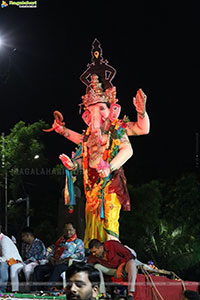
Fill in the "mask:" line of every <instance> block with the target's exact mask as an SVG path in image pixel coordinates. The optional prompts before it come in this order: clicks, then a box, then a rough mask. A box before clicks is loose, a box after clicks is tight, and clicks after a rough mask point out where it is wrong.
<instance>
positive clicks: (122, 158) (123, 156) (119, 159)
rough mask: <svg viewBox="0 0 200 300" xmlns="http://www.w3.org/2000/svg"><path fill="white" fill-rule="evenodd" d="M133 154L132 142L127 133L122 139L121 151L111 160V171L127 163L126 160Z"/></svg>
mask: <svg viewBox="0 0 200 300" xmlns="http://www.w3.org/2000/svg"><path fill="white" fill-rule="evenodd" d="M132 155H133V149H132V146H131V143H130V142H129V139H128V137H127V135H126V134H124V136H123V137H122V139H121V144H120V146H119V152H118V153H117V155H116V156H115V157H114V158H113V159H112V160H111V162H110V171H111V172H112V171H115V170H117V169H119V168H120V167H121V166H123V165H124V164H125V162H126V161H127V160H128V159H129V158H130V157H131V156H132Z"/></svg>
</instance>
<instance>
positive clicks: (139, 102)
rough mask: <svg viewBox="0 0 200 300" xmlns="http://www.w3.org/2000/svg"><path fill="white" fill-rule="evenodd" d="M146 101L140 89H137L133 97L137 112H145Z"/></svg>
mask: <svg viewBox="0 0 200 300" xmlns="http://www.w3.org/2000/svg"><path fill="white" fill-rule="evenodd" d="M146 101H147V96H146V95H145V93H144V92H143V90H142V89H139V90H138V91H137V94H136V97H134V98H133V104H134V105H135V108H136V110H137V112H138V113H139V114H144V113H145V112H146Z"/></svg>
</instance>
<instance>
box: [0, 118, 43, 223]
mask: <svg viewBox="0 0 200 300" xmlns="http://www.w3.org/2000/svg"><path fill="white" fill-rule="evenodd" d="M47 127H48V124H46V123H45V122H44V121H38V122H35V123H33V124H28V125H25V123H24V122H23V121H20V122H18V123H17V124H16V125H15V126H14V128H13V129H11V131H10V134H8V135H7V136H5V137H3V136H1V139H0V151H1V157H2V164H1V169H0V182H1V186H2V187H3V185H4V184H3V181H4V178H5V176H7V177H8V187H9V188H8V199H14V200H16V199H17V198H19V197H25V196H27V194H28V192H27V189H26V183H27V181H28V179H30V177H31V175H32V174H31V172H32V170H33V169H36V168H37V167H40V166H43V165H44V164H45V163H46V159H45V157H44V147H45V146H44V142H43V140H42V135H43V132H42V129H43V128H47ZM36 158H37V159H36ZM30 181H31V180H30ZM31 184H34V183H33V182H31ZM18 210H20V208H19V207H18V208H15V209H13V208H12V207H10V208H9V211H8V212H10V215H9V219H10V221H13V223H14V224H15V225H16V222H17V218H16V216H19V218H20V211H19V212H18Z"/></svg>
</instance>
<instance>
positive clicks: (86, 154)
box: [52, 39, 150, 248]
mask: <svg viewBox="0 0 200 300" xmlns="http://www.w3.org/2000/svg"><path fill="white" fill-rule="evenodd" d="M115 73H116V71H115V69H114V68H113V67H111V66H110V65H108V62H107V61H104V60H103V57H102V49H101V47H100V43H99V42H98V40H97V39H95V40H94V42H93V48H92V63H91V64H90V65H88V69H87V70H86V71H85V72H84V73H83V74H82V75H81V81H82V82H83V83H84V84H85V85H86V86H87V88H86V94H85V95H84V96H82V103H81V106H82V107H83V108H84V113H83V115H82V118H83V120H84V122H85V123H86V125H87V129H86V130H84V131H83V133H82V134H80V133H77V132H75V131H73V130H71V129H69V128H66V127H65V126H64V123H62V122H61V119H59V118H56V119H55V121H54V123H53V126H52V129H53V130H55V131H56V132H57V133H59V134H61V135H63V136H64V137H65V138H67V139H69V140H71V141H72V142H74V143H75V144H78V145H79V146H78V150H77V152H76V153H74V154H73V157H72V158H70V157H68V156H67V155H66V154H61V155H60V157H59V158H60V159H61V161H62V163H63V164H64V166H65V167H66V168H67V169H68V170H70V171H74V170H77V169H81V168H82V170H83V181H84V190H85V196H86V205H85V222H86V228H85V236H84V244H85V247H86V248H88V243H89V241H90V240H91V239H94V238H96V239H98V240H100V241H101V242H104V241H106V240H110V239H116V240H118V239H119V215H120V210H121V207H123V209H124V210H125V211H129V210H130V197H129V194H128V190H127V186H126V178H125V175H124V171H123V165H124V164H125V163H126V161H127V160H129V158H130V157H131V156H132V155H133V149H132V146H131V143H130V141H129V138H128V136H133V135H143V134H148V133H149V128H150V122H149V117H148V114H147V112H146V99H147V97H146V95H145V93H144V92H143V91H142V89H139V90H138V91H137V94H136V97H134V98H133V105H134V107H135V108H136V111H137V121H136V122H131V121H130V120H129V119H128V117H126V116H125V117H124V118H122V119H119V115H120V111H121V107H120V105H119V104H118V103H117V102H118V99H117V98H116V88H115V87H114V86H113V85H112V83H111V80H112V79H113V77H114V75H115Z"/></svg>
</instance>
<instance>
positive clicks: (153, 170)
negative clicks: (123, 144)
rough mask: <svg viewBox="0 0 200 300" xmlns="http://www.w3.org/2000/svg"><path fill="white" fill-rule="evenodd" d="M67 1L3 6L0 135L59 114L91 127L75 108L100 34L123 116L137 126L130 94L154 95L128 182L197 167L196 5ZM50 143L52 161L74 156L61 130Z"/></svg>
mask: <svg viewBox="0 0 200 300" xmlns="http://www.w3.org/2000/svg"><path fill="white" fill-rule="evenodd" d="M65 2H66V1H59V2H55V1H54V2H51V1H38V4H37V8H36V9H30V8H29V9H28V8H27V9H25V8H24V9H20V8H17V7H15V6H8V7H6V8H3V9H2V8H1V9H0V35H1V37H2V38H3V39H4V42H5V44H6V50H5V47H4V51H3V50H2V48H1V49H0V59H1V62H4V64H6V62H7V61H8V57H11V69H10V74H9V78H8V80H7V82H6V83H5V84H2V85H1V86H0V101H1V118H0V128H1V131H4V132H5V134H8V133H9V129H10V128H12V127H13V126H14V125H15V123H16V122H18V121H19V120H23V121H25V122H26V123H32V122H35V121H37V120H39V119H43V120H45V121H46V122H48V123H49V124H51V123H52V122H53V115H52V113H53V111H54V110H55V109H57V110H60V111H61V112H62V113H63V115H64V118H65V122H66V126H67V127H69V128H71V129H73V130H76V131H79V132H81V131H82V129H85V124H84V122H83V121H82V119H81V116H80V115H79V107H78V104H79V103H81V96H82V95H84V93H85V86H84V85H83V84H82V83H81V81H80V80H79V77H80V75H81V74H82V73H83V72H84V71H85V69H86V67H87V64H88V63H90V62H91V55H90V51H91V44H92V42H93V40H94V38H97V39H98V40H99V41H100V42H101V45H102V49H103V57H104V59H107V60H108V61H109V64H110V65H111V66H113V67H114V68H116V70H117V74H116V76H115V78H114V80H113V84H114V85H115V86H116V87H117V97H118V99H119V104H120V105H121V106H122V112H121V117H123V115H124V114H126V115H128V116H129V117H130V119H131V120H133V121H135V120H136V113H135V109H134V107H133V104H132V98H133V96H135V94H136V92H137V90H138V89H139V88H142V89H143V90H144V91H145V93H146V94H147V96H148V100H147V111H148V114H149V117H150V120H151V131H150V134H149V135H147V136H141V137H131V138H130V140H131V143H132V145H133V148H134V156H133V157H132V158H131V160H129V162H128V163H127V164H126V166H125V169H126V171H127V174H128V178H131V176H132V175H133V173H134V177H140V178H141V179H142V180H144V181H145V180H149V179H152V178H155V177H159V176H169V175H171V174H176V173H177V172H182V171H184V170H188V169H194V168H195V133H196V132H198V131H199V130H200V124H199V89H198V88H199V71H200V59H199V53H200V51H199V50H200V49H199V45H200V44H199V25H200V18H199V4H198V2H197V1H189V2H187V4H185V6H183V3H181V4H180V5H178V3H177V4H176V6H175V5H174V4H170V3H169V2H162V1H160V2H157V3H155V2H154V3H145V2H143V1H132V2H131V3H130V4H129V5H127V4H126V3H122V2H119V3H116V2H114V1H109V3H108V2H101V3H100V2H97V3H96V2H95V3H94V2H93V3H91V5H89V4H85V3H84V2H80V3H79V2H74V4H71V3H70V2H69V3H68V1H67V2H66V3H65ZM149 2H153V1H149ZM14 48H16V51H14V52H12V49H14ZM1 66H3V64H1ZM1 66H0V67H1ZM1 70H3V67H1ZM1 70H0V72H1ZM44 139H45V140H46V143H47V147H48V154H47V155H48V156H49V158H50V160H51V162H52V165H53V164H54V163H58V162H59V160H58V155H59V154H60V153H63V152H64V153H67V154H69V155H70V153H71V151H72V150H73V148H74V146H73V144H72V143H71V142H70V141H66V140H64V139H63V138H62V137H60V136H59V135H56V134H55V133H49V134H44ZM134 170H135V171H134Z"/></svg>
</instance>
